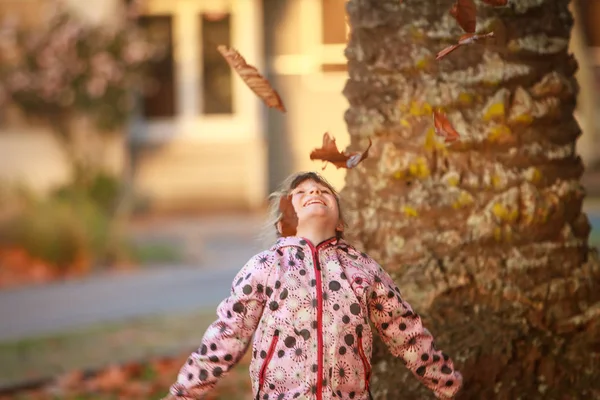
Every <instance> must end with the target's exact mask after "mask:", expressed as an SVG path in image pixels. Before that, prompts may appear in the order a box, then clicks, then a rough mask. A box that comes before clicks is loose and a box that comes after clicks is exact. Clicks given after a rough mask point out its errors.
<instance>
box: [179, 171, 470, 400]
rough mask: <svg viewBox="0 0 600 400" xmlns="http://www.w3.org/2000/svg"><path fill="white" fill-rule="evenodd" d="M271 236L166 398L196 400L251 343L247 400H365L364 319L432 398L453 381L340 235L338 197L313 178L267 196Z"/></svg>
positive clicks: (371, 264)
mask: <svg viewBox="0 0 600 400" xmlns="http://www.w3.org/2000/svg"><path fill="white" fill-rule="evenodd" d="M271 205H272V209H273V210H274V211H275V216H276V219H275V221H276V222H275V227H276V230H277V233H278V236H279V238H278V239H277V242H276V243H275V245H274V246H273V247H271V248H270V249H269V250H267V251H264V252H262V253H260V254H257V255H256V256H254V257H252V259H250V261H248V263H247V264H246V266H244V268H242V270H241V271H240V272H239V273H238V274H237V276H236V277H235V279H234V281H233V285H232V289H231V295H230V296H229V297H228V298H227V299H225V300H224V301H223V302H222V303H221V304H220V305H219V307H218V309H217V315H218V319H217V320H216V321H215V322H214V323H213V324H212V325H211V326H210V327H209V328H208V330H207V331H206V333H205V335H204V338H203V339H202V344H201V346H200V348H199V349H198V350H197V351H195V352H193V353H192V355H191V356H190V357H189V359H188V361H187V363H186V364H185V365H184V366H183V367H182V368H181V370H180V372H179V375H178V377H177V382H176V383H175V384H174V385H173V386H172V387H171V390H170V393H171V395H170V396H169V397H168V398H170V399H180V400H189V399H201V398H202V397H203V396H204V395H206V394H207V393H208V392H209V390H210V389H211V388H213V387H214V386H215V384H216V383H217V381H218V380H219V379H220V378H221V377H223V376H224V375H225V374H226V373H227V371H229V370H230V369H231V368H232V367H233V366H234V365H235V364H236V363H237V361H238V360H239V359H240V358H241V357H242V356H243V355H244V353H245V352H246V349H247V347H248V345H249V343H250V338H251V337H252V336H253V334H254V340H253V341H252V361H251V364H250V377H251V380H252V392H253V397H254V398H255V399H256V400H261V399H264V400H290V399H306V400H308V399H310V400H313V399H314V400H330V399H334V398H335V399H354V400H367V399H370V398H371V395H370V391H369V378H370V376H371V346H372V339H373V337H372V332H371V328H370V325H369V321H371V322H372V323H373V324H374V326H375V327H376V329H377V331H378V332H379V335H380V336H381V338H382V339H383V341H384V342H385V343H386V344H387V346H388V347H389V349H390V351H391V352H392V354H394V355H395V356H397V357H402V359H403V360H404V361H405V363H406V366H407V367H408V368H409V369H410V370H411V371H412V372H413V373H414V374H415V376H416V378H417V379H419V380H420V381H421V382H422V383H423V384H425V385H426V386H427V387H428V388H430V389H431V390H432V391H433V392H434V393H435V395H436V397H438V398H442V399H450V398H453V397H454V395H455V394H456V393H457V391H458V390H459V389H460V387H461V385H462V377H461V375H460V373H459V372H458V371H456V370H455V369H454V366H453V363H452V361H451V360H450V359H448V357H447V356H446V355H444V354H443V353H442V352H441V351H439V350H436V349H435V348H434V345H433V337H432V336H431V334H430V333H429V331H427V330H426V329H425V328H423V326H422V324H421V318H420V317H419V316H418V315H417V314H416V313H414V312H413V310H412V308H411V306H410V305H409V304H408V303H407V302H406V301H404V300H403V299H402V297H401V294H400V291H399V290H398V288H397V287H396V285H395V284H394V282H393V281H392V279H391V278H390V276H389V275H388V274H387V273H386V272H385V271H384V270H383V269H382V268H381V267H380V266H379V265H378V264H377V263H376V262H375V261H373V260H372V259H371V258H369V256H367V255H366V254H364V253H361V252H359V251H357V250H356V249H355V248H354V247H352V246H351V245H349V244H348V243H347V242H345V241H344V239H343V233H344V228H345V224H344V218H343V215H342V212H341V210H340V201H339V197H338V194H337V193H336V192H335V191H334V189H333V188H332V187H331V185H330V184H329V183H327V182H326V181H325V179H323V178H322V177H321V176H319V175H318V174H316V173H314V172H308V173H301V174H297V175H294V176H292V177H291V178H290V179H289V180H288V183H287V184H284V187H283V190H282V191H281V192H278V193H276V194H275V195H273V196H272V202H271Z"/></svg>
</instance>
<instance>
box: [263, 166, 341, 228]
mask: <svg viewBox="0 0 600 400" xmlns="http://www.w3.org/2000/svg"><path fill="white" fill-rule="evenodd" d="M307 180H312V181H315V182H317V183H319V184H321V185H323V186H326V187H327V188H328V189H329V190H331V193H333V196H334V197H335V201H336V203H337V206H338V210H339V220H340V222H341V223H342V225H343V227H344V229H345V228H346V226H347V225H346V219H345V217H344V213H343V211H342V208H341V204H340V195H339V193H338V192H337V191H336V190H335V189H334V187H333V186H332V185H331V184H330V183H329V182H327V180H326V179H325V178H324V177H322V176H321V175H319V174H318V173H316V172H299V173H296V174H292V175H290V176H289V177H288V178H287V179H286V180H285V181H283V183H282V184H281V187H280V189H279V190H278V191H276V192H273V193H271V195H270V196H269V219H268V221H267V225H266V226H265V231H266V230H267V229H268V230H269V231H270V232H272V230H273V228H275V233H276V235H277V237H282V236H283V235H282V233H281V232H279V229H277V224H278V223H279V222H281V221H282V219H283V218H284V212H285V210H282V209H281V208H282V207H281V204H282V203H283V202H282V200H283V199H286V198H287V197H288V196H290V195H291V192H292V190H294V189H295V188H296V187H298V185H300V184H301V183H302V182H304V181H307ZM267 235H268V234H267V232H265V235H263V236H265V238H266V236H267ZM336 236H337V238H338V239H342V238H343V237H344V232H343V230H336Z"/></svg>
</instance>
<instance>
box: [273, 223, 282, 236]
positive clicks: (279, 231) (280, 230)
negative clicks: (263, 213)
mask: <svg viewBox="0 0 600 400" xmlns="http://www.w3.org/2000/svg"><path fill="white" fill-rule="evenodd" d="M275 227H276V228H277V233H278V234H279V236H281V235H282V233H281V232H282V230H283V228H282V226H281V220H279V221H277V223H276V224H275Z"/></svg>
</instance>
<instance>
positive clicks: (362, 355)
mask: <svg viewBox="0 0 600 400" xmlns="http://www.w3.org/2000/svg"><path fill="white" fill-rule="evenodd" d="M358 354H359V355H360V358H361V360H362V363H363V367H364V369H365V390H366V391H367V392H369V396H370V395H371V392H370V390H369V381H370V380H371V368H369V362H368V361H367V356H365V351H364V350H363V345H362V335H358Z"/></svg>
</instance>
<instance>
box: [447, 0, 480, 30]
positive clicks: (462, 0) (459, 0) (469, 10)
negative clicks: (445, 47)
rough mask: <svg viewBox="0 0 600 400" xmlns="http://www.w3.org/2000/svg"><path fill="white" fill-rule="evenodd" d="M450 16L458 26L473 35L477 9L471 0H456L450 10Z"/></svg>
mask: <svg viewBox="0 0 600 400" xmlns="http://www.w3.org/2000/svg"><path fill="white" fill-rule="evenodd" d="M450 15H452V16H453V17H454V19H456V22H458V25H460V27H461V28H462V29H463V30H464V31H465V32H467V33H475V27H476V21H477V20H476V17H477V7H475V3H474V2H473V0H456V3H454V5H453V6H452V8H451V9H450Z"/></svg>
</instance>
